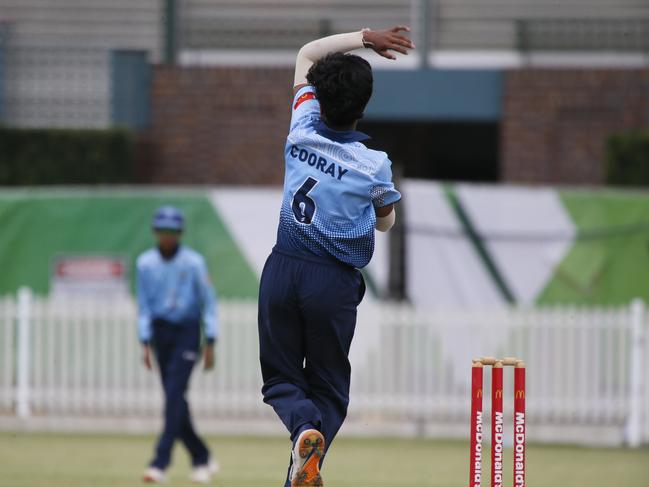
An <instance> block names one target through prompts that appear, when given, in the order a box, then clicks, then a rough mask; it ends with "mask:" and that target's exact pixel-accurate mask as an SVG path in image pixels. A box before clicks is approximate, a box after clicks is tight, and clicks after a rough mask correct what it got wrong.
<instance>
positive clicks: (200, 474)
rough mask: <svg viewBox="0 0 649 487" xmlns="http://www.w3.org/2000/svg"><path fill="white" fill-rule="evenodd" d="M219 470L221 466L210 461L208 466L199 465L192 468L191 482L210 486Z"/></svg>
mask: <svg viewBox="0 0 649 487" xmlns="http://www.w3.org/2000/svg"><path fill="white" fill-rule="evenodd" d="M219 470H220V467H219V464H218V463H217V462H215V461H214V460H211V459H210V461H209V462H208V463H207V465H197V466H196V467H194V468H192V471H191V473H190V474H189V480H191V481H192V482H194V483H196V484H208V483H209V482H210V480H212V477H213V476H214V475H216V474H217V473H218V472H219Z"/></svg>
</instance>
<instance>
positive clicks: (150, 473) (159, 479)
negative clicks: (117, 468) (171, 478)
mask: <svg viewBox="0 0 649 487" xmlns="http://www.w3.org/2000/svg"><path fill="white" fill-rule="evenodd" d="M142 480H143V481H144V482H147V483H149V484H162V483H164V482H166V481H167V477H166V476H165V473H164V472H163V471H162V470H160V469H159V468H156V467H149V468H147V469H146V470H145V471H144V475H143V476H142Z"/></svg>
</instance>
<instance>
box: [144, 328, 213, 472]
mask: <svg viewBox="0 0 649 487" xmlns="http://www.w3.org/2000/svg"><path fill="white" fill-rule="evenodd" d="M200 335H201V333H200V324H199V323H192V324H186V325H183V326H178V325H174V324H171V323H168V322H165V321H164V320H159V319H158V320H155V321H154V323H153V340H152V345H153V349H154V351H155V354H156V359H157V361H158V365H159V367H160V376H161V379H162V387H163V389H164V397H165V407H164V413H165V418H164V419H165V422H164V429H163V430H162V434H161V435H160V439H159V441H158V445H157V447H156V451H155V458H154V459H153V461H152V462H151V466H152V467H157V468H160V469H162V470H164V469H165V468H167V466H168V465H169V463H170V461H171V450H172V448H173V445H174V442H175V441H176V439H177V438H178V439H180V440H181V441H182V442H183V444H184V445H185V447H186V448H187V450H188V451H189V454H190V455H191V458H192V465H205V464H207V462H208V459H209V451H208V449H207V447H206V446H205V443H203V441H202V440H201V439H200V438H199V437H198V435H197V434H196V431H194V427H193V425H192V420H191V416H190V413H189V405H188V404H187V400H186V399H185V392H186V391H187V387H188V385H189V378H190V377H191V374H192V370H193V368H194V364H195V363H196V361H197V360H198V359H199V357H200Z"/></svg>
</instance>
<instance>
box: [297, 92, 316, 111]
mask: <svg viewBox="0 0 649 487" xmlns="http://www.w3.org/2000/svg"><path fill="white" fill-rule="evenodd" d="M314 99H315V93H313V92H312V91H309V92H308V93H305V94H304V95H302V96H300V97H299V98H298V99H297V100H296V102H295V105H294V106H293V110H297V107H299V106H300V105H301V104H302V103H304V102H305V101H308V100H314Z"/></svg>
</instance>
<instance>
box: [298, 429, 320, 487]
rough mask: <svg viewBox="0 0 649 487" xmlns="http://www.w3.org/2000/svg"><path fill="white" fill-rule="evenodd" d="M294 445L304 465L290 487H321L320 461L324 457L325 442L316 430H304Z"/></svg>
mask: <svg viewBox="0 0 649 487" xmlns="http://www.w3.org/2000/svg"><path fill="white" fill-rule="evenodd" d="M298 442H299V444H298V445H296V446H297V448H298V452H299V454H300V459H301V460H302V461H304V464H303V465H302V466H301V467H300V469H299V470H298V471H297V473H296V474H295V475H294V476H293V479H292V480H291V487H322V486H323V485H324V484H323V483H322V476H321V475H320V460H321V459H322V457H323V456H324V450H325V440H324V436H322V433H320V432H319V431H317V430H306V431H304V432H302V434H300V437H299V438H298Z"/></svg>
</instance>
